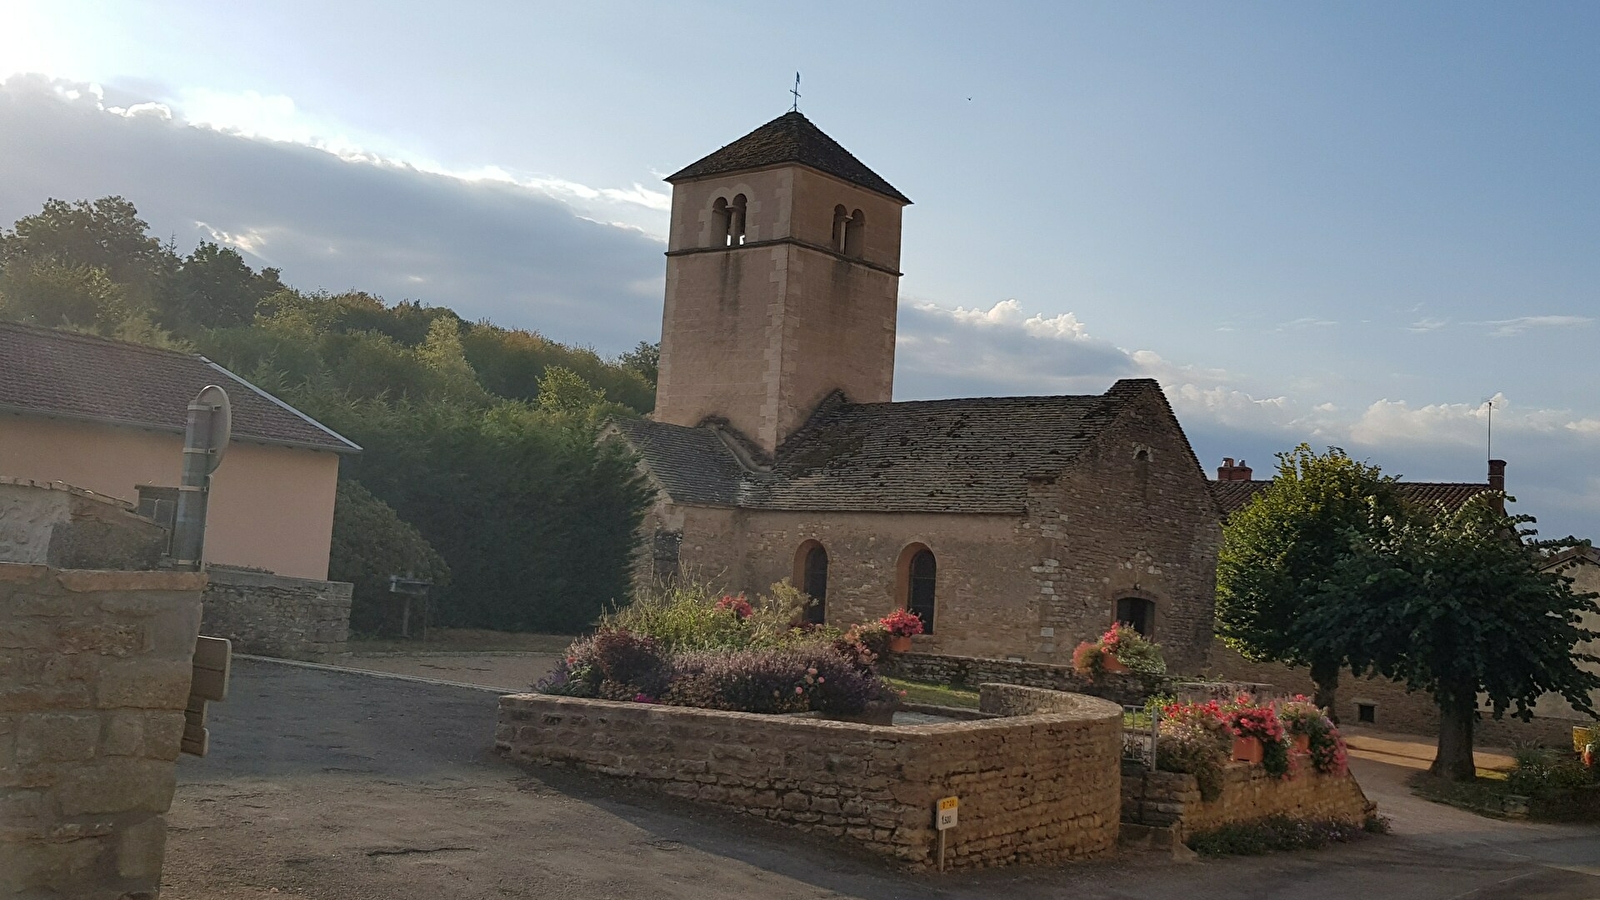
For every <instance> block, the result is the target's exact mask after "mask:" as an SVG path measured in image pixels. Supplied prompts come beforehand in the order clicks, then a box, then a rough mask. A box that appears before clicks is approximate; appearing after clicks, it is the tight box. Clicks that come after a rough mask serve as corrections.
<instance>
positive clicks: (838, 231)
mask: <svg viewBox="0 0 1600 900" xmlns="http://www.w3.org/2000/svg"><path fill="white" fill-rule="evenodd" d="M849 224H850V210H848V209H845V208H844V207H843V206H842V205H841V206H835V207H834V208H833V249H835V250H837V251H839V252H840V253H843V252H844V241H845V232H846V231H847V226H848V225H849Z"/></svg>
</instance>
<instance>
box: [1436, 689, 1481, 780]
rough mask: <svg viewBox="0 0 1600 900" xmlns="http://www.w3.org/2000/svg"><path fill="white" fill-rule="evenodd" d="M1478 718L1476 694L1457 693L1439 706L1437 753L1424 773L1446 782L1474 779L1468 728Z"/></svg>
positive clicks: (1470, 732) (1470, 730)
mask: <svg viewBox="0 0 1600 900" xmlns="http://www.w3.org/2000/svg"><path fill="white" fill-rule="evenodd" d="M1477 718H1478V694H1477V692H1476V691H1473V690H1470V689H1469V690H1466V691H1459V692H1456V693H1455V694H1454V696H1453V697H1452V698H1451V699H1450V700H1448V701H1446V702H1443V703H1440V704H1439V750H1438V752H1437V753H1436V754H1435V755H1434V758H1433V765H1432V766H1429V767H1428V772H1429V773H1430V774H1433V775H1437V776H1438V777H1440V778H1446V779H1449V780H1450V781H1471V780H1473V779H1474V778H1477V777H1478V767H1477V765H1476V764H1475V763H1474V762H1473V759H1472V725H1473V722H1474V720H1476V719H1477Z"/></svg>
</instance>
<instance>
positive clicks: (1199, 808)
mask: <svg viewBox="0 0 1600 900" xmlns="http://www.w3.org/2000/svg"><path fill="white" fill-rule="evenodd" d="M1373 811H1374V806H1373V804H1372V803H1370V802H1369V801H1368V800H1367V797H1366V795H1365V794H1363V793H1362V792H1361V786H1360V785H1358V784H1356V780H1355V778H1354V776H1351V775H1349V774H1345V775H1324V774H1322V773H1320V772H1316V771H1312V770H1306V771H1301V772H1299V773H1297V774H1296V775H1295V776H1294V777H1292V778H1276V777H1274V776H1272V775H1269V774H1267V772H1266V770H1265V769H1263V768H1261V767H1260V766H1252V765H1247V764H1243V763H1230V764H1229V765H1228V767H1227V770H1226V771H1225V772H1224V776H1223V787H1222V795H1221V796H1219V797H1218V798H1217V799H1215V800H1210V801H1207V800H1202V799H1200V785H1199V784H1198V783H1197V782H1196V781H1195V777H1194V776H1193V775H1180V774H1178V773H1176V772H1140V773H1136V774H1125V775H1123V776H1122V820H1123V821H1124V822H1130V823H1135V824H1139V825H1148V826H1151V827H1155V828H1170V829H1172V830H1173V831H1175V832H1176V833H1177V837H1178V839H1179V840H1186V839H1188V837H1189V836H1190V835H1193V834H1196V833H1199V832H1204V831H1210V830H1212V829H1215V828H1220V827H1221V826H1223V825H1232V824H1236V823H1245V822H1255V821H1259V820H1261V819H1265V818H1269V817H1271V816H1288V817H1290V818H1293V819H1333V820H1336V821H1340V822H1350V823H1360V822H1363V821H1365V820H1366V818H1367V816H1368V815H1370V814H1371V813H1372V812H1373Z"/></svg>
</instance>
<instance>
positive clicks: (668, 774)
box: [495, 689, 1122, 867]
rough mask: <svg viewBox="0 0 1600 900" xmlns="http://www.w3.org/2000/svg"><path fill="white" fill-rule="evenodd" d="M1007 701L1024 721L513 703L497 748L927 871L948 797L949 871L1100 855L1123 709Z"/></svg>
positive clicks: (1091, 703) (1104, 849)
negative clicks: (955, 803)
mask: <svg viewBox="0 0 1600 900" xmlns="http://www.w3.org/2000/svg"><path fill="white" fill-rule="evenodd" d="M1002 690H1004V689H1002ZM1017 690H1022V691H1026V690H1027V689H1017ZM1013 705H1014V708H1016V709H1021V710H1025V711H1026V712H1025V714H1023V715H1019V716H1016V717H1011V718H995V719H984V720H977V721H964V722H955V723H950V724H939V725H922V726H911V727H883V726H871V725H859V724H854V723H846V722H830V721H825V720H822V719H816V718H811V717H807V716H763V715H755V714H750V713H733V712H721V711H715V710H701V709H689V708H684V707H668V706H656V705H652V704H630V703H612V702H608V701H603V700H580V699H574V698H567V697H553V696H547V695H539V694H518V695H511V696H507V697H502V698H501V701H500V716H499V723H498V726H497V728H496V730H495V743H496V747H497V748H498V750H499V751H500V752H501V753H502V754H504V755H505V756H506V757H507V758H509V759H511V760H513V761H516V762H520V763H526V764H536V765H558V766H569V767H572V768H577V769H581V770H584V771H588V772H593V773H596V774H603V775H613V776H617V777H626V778H630V779H632V780H633V782H634V784H636V785H638V786H640V787H641V788H644V789H648V790H654V791H658V792H660V793H663V794H667V795H669V796H675V797H681V798H684V799H688V800H692V801H695V802H698V803H703V804H706V805H710V806H716V807H719V808H723V809H729V810H733V811H736V812H740V813H743V814H746V815H751V816H755V817H757V818H762V819H767V820H770V821H773V822H777V823H779V824H783V825H785V826H787V827H791V828H795V829H797V830H800V831H806V832H810V833H813V834H819V835H824V836H827V837H834V838H838V839H840V840H844V841H847V842H850V843H853V844H856V845H858V846H860V847H862V848H864V849H866V850H868V851H870V852H872V853H875V854H878V855H880V856H884V857H887V858H890V859H894V860H897V861H900V862H904V863H906V864H908V865H912V866H916V867H925V866H928V865H931V863H932V855H931V854H932V852H933V846H934V840H935V837H936V833H935V830H934V828H933V803H934V801H935V800H937V799H938V798H940V797H944V796H948V795H950V794H956V795H958V796H960V797H961V798H962V800H961V802H962V808H961V823H962V824H961V826H960V827H959V828H957V829H956V830H955V831H954V832H952V833H951V834H950V835H949V837H948V847H947V857H948V860H949V862H950V864H952V865H954V866H957V867H980V866H993V865H1007V864H1012V863H1021V862H1032V863H1050V862H1061V861H1066V860H1072V859H1084V858H1090V857H1094V856H1099V855H1102V854H1105V853H1109V852H1110V851H1111V850H1112V848H1113V847H1114V846H1115V844H1116V838H1117V828H1118V821H1119V816H1118V810H1119V795H1118V792H1119V789H1120V784H1119V781H1118V772H1119V766H1120V758H1121V749H1122V733H1121V721H1122V720H1121V709H1120V707H1117V706H1116V705H1115V704H1111V703H1108V702H1106V701H1103V700H1097V699H1094V698H1089V697H1070V696H1068V695H1062V694H1056V693H1054V692H1051V691H1037V692H1033V693H1031V694H1029V697H1028V699H1026V700H1023V699H1019V700H1016V701H1015V703H1014V704H1013Z"/></svg>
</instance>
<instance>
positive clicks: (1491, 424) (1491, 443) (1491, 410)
mask: <svg viewBox="0 0 1600 900" xmlns="http://www.w3.org/2000/svg"><path fill="white" fill-rule="evenodd" d="M1483 402H1485V403H1487V404H1489V455H1488V457H1487V458H1488V459H1494V398H1493V397H1490V398H1489V399H1488V400H1485V401H1483Z"/></svg>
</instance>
